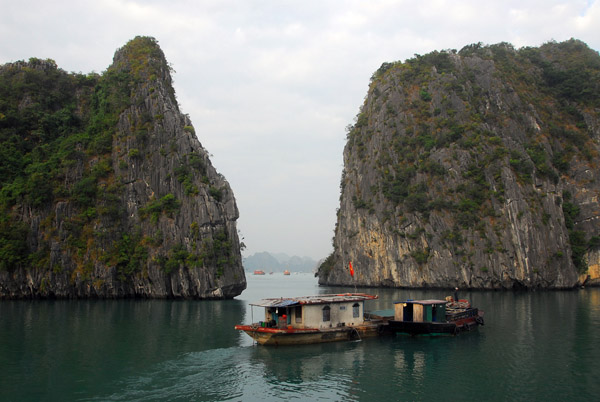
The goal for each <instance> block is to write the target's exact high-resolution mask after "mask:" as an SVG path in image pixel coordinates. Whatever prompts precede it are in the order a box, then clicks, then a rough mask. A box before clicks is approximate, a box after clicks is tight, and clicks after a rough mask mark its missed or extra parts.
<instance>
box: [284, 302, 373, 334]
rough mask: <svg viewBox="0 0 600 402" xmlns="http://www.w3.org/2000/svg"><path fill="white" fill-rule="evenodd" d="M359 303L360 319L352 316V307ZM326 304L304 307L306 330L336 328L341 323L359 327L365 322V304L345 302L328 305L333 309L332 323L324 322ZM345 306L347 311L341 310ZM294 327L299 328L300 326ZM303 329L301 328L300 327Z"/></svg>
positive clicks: (304, 325)
mask: <svg viewBox="0 0 600 402" xmlns="http://www.w3.org/2000/svg"><path fill="white" fill-rule="evenodd" d="M354 303H358V317H353V316H352V305H353V304H354ZM325 306H326V305H325V304H308V305H304V317H303V320H304V323H303V327H304V328H335V327H337V325H338V324H339V323H341V322H343V323H345V324H346V325H359V324H362V323H363V322H364V318H363V314H364V302H361V301H359V302H344V303H331V304H327V306H329V307H330V308H331V310H330V312H331V314H330V318H331V319H330V321H323V307H325ZM341 306H345V307H346V309H345V310H342V309H340V307H341ZM292 325H294V326H298V324H294V322H292ZM299 328H301V327H299Z"/></svg>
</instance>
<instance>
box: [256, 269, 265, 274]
mask: <svg viewBox="0 0 600 402" xmlns="http://www.w3.org/2000/svg"><path fill="white" fill-rule="evenodd" d="M264 274H265V271H262V270H260V269H257V270H256V271H254V275H264Z"/></svg>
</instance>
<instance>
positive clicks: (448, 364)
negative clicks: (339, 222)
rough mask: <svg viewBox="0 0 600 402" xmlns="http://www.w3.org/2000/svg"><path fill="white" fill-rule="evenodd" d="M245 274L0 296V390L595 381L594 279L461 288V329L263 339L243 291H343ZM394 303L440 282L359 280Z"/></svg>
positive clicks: (552, 386) (436, 387)
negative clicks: (66, 295) (112, 296)
mask: <svg viewBox="0 0 600 402" xmlns="http://www.w3.org/2000/svg"><path fill="white" fill-rule="evenodd" d="M353 290H354V289H349V288H320V287H318V286H317V284H316V279H315V278H313V277H312V276H310V275H291V276H283V275H281V274H279V275H277V274H274V275H265V276H260V277H258V276H253V275H249V276H248V289H247V290H246V291H245V292H244V293H243V294H242V295H241V296H239V297H238V298H236V299H235V300H227V301H216V302H212V301H211V302H206V301H204V302H200V301H146V300H125V301H123V300H121V301H1V302H0V401H74V400H76V401H277V400H297V401H306V400H315V401H316V400H321V401H377V400H392V401H396V400H397V401H402V400H411V401H412V400H424V401H437V400H444V401H445V400H451V401H471V400H473V401H475V400H490V401H514V400H521V401H532V400H538V401H575V400H581V401H589V400H597V399H598V395H600V289H585V290H577V291H562V292H529V293H512V292H461V294H460V297H461V298H469V299H471V300H472V302H473V304H474V305H476V306H478V307H480V308H481V309H483V310H485V312H486V325H485V326H484V327H481V328H480V329H479V330H477V331H474V332H471V333H465V334H461V335H460V336H458V337H423V338H411V337H405V336H397V337H391V338H376V339H368V340H363V341H359V342H343V343H335V344H322V345H308V346H293V347H279V348H269V347H264V346H255V345H253V343H252V340H251V339H250V338H249V337H248V336H247V335H245V334H243V333H238V332H237V331H235V330H234V329H233V326H234V325H235V324H236V323H249V322H251V321H252V318H254V319H255V320H258V319H260V316H261V313H262V311H261V310H260V309H258V308H254V310H252V309H251V308H250V307H249V306H248V302H249V301H256V300H258V299H260V298H263V297H278V296H301V295H308V294H317V293H331V292H335V293H339V292H345V291H353ZM358 290H359V291H361V292H364V291H367V292H373V293H377V294H378V295H379V296H380V298H379V299H378V300H376V301H373V302H369V303H368V304H367V308H368V309H371V310H381V309H387V308H391V306H392V303H393V301H396V300H400V299H405V298H415V299H416V298H431V297H435V298H440V297H441V298H443V297H444V296H446V294H445V293H444V292H439V291H414V290H403V289H358Z"/></svg>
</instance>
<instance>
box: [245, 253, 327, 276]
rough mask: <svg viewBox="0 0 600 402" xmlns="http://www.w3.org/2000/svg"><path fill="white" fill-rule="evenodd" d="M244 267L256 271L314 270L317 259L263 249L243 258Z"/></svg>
mask: <svg viewBox="0 0 600 402" xmlns="http://www.w3.org/2000/svg"><path fill="white" fill-rule="evenodd" d="M243 265H244V269H245V270H247V271H254V270H257V269H260V270H263V271H265V272H283V271H285V270H288V271H291V272H313V270H314V268H315V267H316V265H317V261H315V260H313V259H312V258H310V257H298V256H291V257H290V256H289V255H287V254H285V253H269V252H267V251H263V252H260V253H255V254H252V255H251V256H248V257H245V258H244V259H243Z"/></svg>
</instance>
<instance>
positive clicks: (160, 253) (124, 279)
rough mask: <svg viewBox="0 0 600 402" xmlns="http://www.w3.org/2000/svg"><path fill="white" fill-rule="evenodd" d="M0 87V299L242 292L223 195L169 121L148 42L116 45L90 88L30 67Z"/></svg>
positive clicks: (216, 178) (216, 177)
mask: <svg viewBox="0 0 600 402" xmlns="http://www.w3.org/2000/svg"><path fill="white" fill-rule="evenodd" d="M0 76H2V78H3V83H4V88H6V91H8V90H11V91H12V92H10V93H11V94H13V95H9V94H8V92H6V93H2V97H1V98H0V99H2V100H3V101H4V103H2V104H0V105H1V107H2V108H1V109H0V117H1V118H0V130H1V131H0V133H1V134H2V137H1V139H2V141H3V145H4V147H5V148H6V147H13V148H16V149H17V150H18V152H17V155H18V157H19V158H21V159H22V160H21V161H17V162H15V163H14V166H12V165H10V164H9V163H8V162H7V163H4V162H3V166H2V170H1V171H0V173H2V186H3V187H2V193H1V194H2V196H1V198H0V201H1V202H2V215H0V218H1V220H0V222H1V224H2V226H1V227H0V230H1V233H0V297H2V298H22V297H42V298H43V297H59V298H89V297H100V298H117V297H119V298H120V297H148V298H200V299H205V298H208V299H215V298H217V299H220V298H232V297H234V296H237V295H239V294H240V293H241V292H242V291H243V290H244V289H245V288H246V279H245V275H244V271H243V268H242V259H241V253H240V242H239V239H238V234H237V229H236V220H237V218H238V209H237V206H236V202H235V198H234V195H233V192H232V190H231V188H230V186H229V184H228V183H227V181H226V180H225V178H224V177H223V176H222V175H220V174H219V173H217V171H216V170H215V169H214V167H213V166H212V165H211V162H210V160H209V157H208V153H207V151H206V150H205V149H204V148H203V147H202V145H201V144H200V142H199V141H198V139H197V138H196V135H195V132H194V128H193V126H192V124H191V122H190V119H189V118H188V117H187V116H186V115H183V114H182V113H181V112H180V111H179V107H178V105H177V101H176V99H175V94H174V90H173V87H172V85H171V76H170V69H169V66H168V64H167V62H166V60H165V57H164V55H163V53H162V51H161V49H160V48H159V46H158V44H157V42H156V41H155V40H154V39H153V38H147V37H137V38H135V39H133V40H132V41H130V42H129V43H127V44H126V45H125V46H124V47H123V48H121V49H119V50H118V51H117V52H116V53H115V56H114V60H113V64H112V65H111V66H110V67H109V68H108V69H107V71H106V72H105V73H104V74H102V76H98V75H88V76H82V75H75V74H67V73H65V72H64V71H62V70H59V69H57V67H56V65H55V64H54V63H53V62H52V61H51V60H46V61H41V60H37V59H31V60H30V61H29V62H28V63H24V62H19V63H13V64H9V65H5V66H3V67H1V68H0ZM0 88H1V87H0ZM7 97H8V98H9V99H6V98H7ZM32 109H35V110H34V111H35V113H37V114H35V115H33V113H32ZM36 116H37V117H36ZM14 133H16V134H18V135H20V137H19V138H24V139H25V140H19V142H15V141H17V140H15V139H12V140H11V138H13V137H11V135H12V134H14ZM15 144H16V145H15ZM15 166H17V167H19V168H21V170H19V169H17V168H15ZM38 190H39V191H38Z"/></svg>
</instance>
